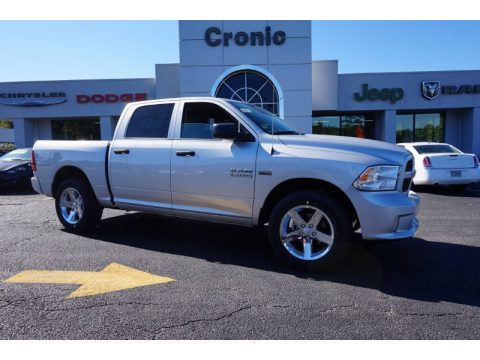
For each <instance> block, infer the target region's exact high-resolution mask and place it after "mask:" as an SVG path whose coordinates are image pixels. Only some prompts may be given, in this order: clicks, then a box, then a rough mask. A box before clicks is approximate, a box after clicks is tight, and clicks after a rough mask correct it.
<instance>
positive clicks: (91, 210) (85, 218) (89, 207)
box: [55, 178, 103, 233]
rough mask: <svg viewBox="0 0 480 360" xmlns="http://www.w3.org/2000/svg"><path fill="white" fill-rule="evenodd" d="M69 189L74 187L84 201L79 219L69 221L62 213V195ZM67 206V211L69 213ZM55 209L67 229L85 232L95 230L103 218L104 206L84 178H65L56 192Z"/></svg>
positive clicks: (74, 231)
mask: <svg viewBox="0 0 480 360" xmlns="http://www.w3.org/2000/svg"><path fill="white" fill-rule="evenodd" d="M67 189H74V190H75V191H76V192H77V193H78V194H79V196H80V197H81V200H82V202H83V207H82V216H81V217H79V216H78V215H77V218H78V221H72V222H69V221H68V220H67V219H65V217H64V214H63V213H62V206H61V204H60V203H61V197H62V194H63V193H64V191H66V190H67ZM68 209H70V210H71V208H66V210H65V211H66V212H67V213H68V211H69V210H68ZM55 210H56V211H57V216H58V219H59V220H60V222H61V223H62V225H63V226H64V227H65V229H66V230H67V231H70V232H73V233H84V232H87V231H91V230H93V229H94V228H95V227H96V226H97V225H98V223H99V221H100V219H101V218H102V213H103V207H102V206H100V204H99V203H98V201H97V199H96V197H95V194H94V193H93V191H92V189H91V188H90V185H89V184H88V182H87V181H86V180H84V179H82V178H71V179H66V180H64V181H63V182H62V183H61V184H60V186H59V187H58V189H57V192H56V194H55Z"/></svg>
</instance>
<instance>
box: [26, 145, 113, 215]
mask: <svg viewBox="0 0 480 360" xmlns="http://www.w3.org/2000/svg"><path fill="white" fill-rule="evenodd" d="M108 147H109V141H85V140H79V141H59V140H41V141H37V142H36V143H35V148H34V151H35V159H36V163H37V177H38V178H39V179H40V186H41V188H42V191H43V192H44V194H45V195H48V196H53V195H54V194H52V184H53V182H54V180H55V179H54V176H55V174H56V173H57V172H58V170H60V169H62V168H67V167H68V166H74V167H76V168H79V169H80V170H81V171H83V173H84V174H85V175H86V176H87V178H88V179H89V181H90V183H91V185H92V188H93V191H94V192H95V195H96V197H97V199H98V201H99V202H100V204H102V205H104V206H111V202H110V195H109V192H108V186H107V178H106V172H105V166H106V155H107V150H108Z"/></svg>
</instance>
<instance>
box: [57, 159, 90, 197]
mask: <svg viewBox="0 0 480 360" xmlns="http://www.w3.org/2000/svg"><path fill="white" fill-rule="evenodd" d="M71 178H81V179H83V180H85V182H86V184H87V185H88V186H89V188H90V190H91V191H92V192H93V188H92V185H91V184H90V181H89V180H88V177H87V175H85V173H84V172H83V171H82V170H81V169H80V168H78V167H76V166H71V165H67V166H63V167H61V168H60V169H58V170H57V172H56V173H55V176H54V178H53V182H52V196H53V197H55V195H56V193H57V190H58V187H59V186H60V184H61V183H62V182H63V181H64V180H66V179H71Z"/></svg>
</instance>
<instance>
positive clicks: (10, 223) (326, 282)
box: [0, 188, 480, 339]
mask: <svg viewBox="0 0 480 360" xmlns="http://www.w3.org/2000/svg"><path fill="white" fill-rule="evenodd" d="M419 194H420V196H421V208H420V212H419V219H420V222H421V227H420V229H419V231H418V233H417V236H416V237H415V238H412V239H408V240H401V241H395V242H389V243H383V242H382V243H379V242H373V243H372V242H368V243H367V242H361V241H360V239H359V237H358V236H357V239H358V240H359V241H358V242H357V244H356V246H355V247H354V251H353V252H352V253H351V255H350V256H349V257H348V258H347V259H346V261H345V263H344V265H343V266H341V267H338V268H337V269H335V270H332V271H329V272H326V273H321V274H314V275H312V274H310V275H309V274H305V273H301V272H297V271H293V270H290V269H288V268H286V267H284V266H283V265H282V264H280V263H279V262H278V261H277V260H276V258H275V257H274V255H273V253H272V251H271V250H270V248H269V245H268V242H267V239H266V236H265V235H264V234H263V233H261V232H258V231H255V230H252V229H248V228H242V227H234V226H227V225H218V224H209V223H203V222H196V221H187V220H182V219H173V218H166V217H158V216H152V215H147V214H141V213H126V212H123V211H116V210H106V211H105V212H104V216H103V220H102V222H101V224H100V226H99V227H98V229H97V231H95V232H94V233H93V234H89V235H85V236H78V235H73V234H70V233H67V232H65V231H64V230H63V229H62V226H61V224H60V223H59V221H58V220H57V218H56V215H55V210H54V202H53V200H52V199H50V198H47V197H44V196H43V195H37V194H33V193H18V192H12V191H10V192H3V193H0V339H479V338H480V307H479V306H480V276H479V274H480V216H479V215H480V188H473V189H469V190H467V191H466V192H464V193H459V192H454V191H452V190H449V189H440V190H434V189H431V188H426V189H425V188H423V189H420V191H419ZM112 263H113V264H120V265H121V266H122V267H130V268H133V269H136V270H139V271H142V272H147V273H149V274H153V275H157V276H160V277H166V278H169V279H172V280H175V281H168V282H164V283H163V282H162V283H161V282H159V283H155V284H153V285H148V286H139V287H133V288H129V289H124V290H120V291H114V292H108V291H107V292H104V293H99V294H96V295H89V296H80V297H70V298H69V297H68V296H69V295H70V294H71V293H72V292H74V291H76V290H77V289H78V288H79V285H78V284H74V283H71V284H70V283H68V282H66V283H63V284H62V283H55V284H45V283H11V282H5V280H7V279H10V278H11V277H14V276H15V275H17V274H19V273H22V272H24V271H27V270H38V271H41V274H51V272H54V274H58V273H57V272H69V274H73V275H75V274H78V273H82V274H83V272H88V274H90V275H92V276H93V277H95V276H96V275H95V273H97V272H98V273H100V272H101V271H102V270H103V269H105V268H107V267H109V266H110V268H111V267H112V266H116V265H110V264H112ZM73 275H72V276H73Z"/></svg>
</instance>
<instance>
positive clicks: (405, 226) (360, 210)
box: [348, 188, 420, 240]
mask: <svg viewBox="0 0 480 360" xmlns="http://www.w3.org/2000/svg"><path fill="white" fill-rule="evenodd" d="M348 196H349V197H350V199H351V200H352V203H353V204H354V206H355V210H356V211H357V215H358V218H359V221H360V226H361V229H362V237H363V238H364V239H371V240H395V239H403V238H409V237H412V236H413V235H415V232H416V231H417V229H418V227H419V221H418V219H417V210H418V206H419V203H420V198H419V196H418V195H417V194H416V193H415V192H413V191H409V192H407V193H401V192H398V191H385V192H383V191H382V192H380V191H379V192H373V191H371V192H368V191H358V190H357V189H355V188H352V189H351V190H350V191H349V192H348Z"/></svg>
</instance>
